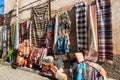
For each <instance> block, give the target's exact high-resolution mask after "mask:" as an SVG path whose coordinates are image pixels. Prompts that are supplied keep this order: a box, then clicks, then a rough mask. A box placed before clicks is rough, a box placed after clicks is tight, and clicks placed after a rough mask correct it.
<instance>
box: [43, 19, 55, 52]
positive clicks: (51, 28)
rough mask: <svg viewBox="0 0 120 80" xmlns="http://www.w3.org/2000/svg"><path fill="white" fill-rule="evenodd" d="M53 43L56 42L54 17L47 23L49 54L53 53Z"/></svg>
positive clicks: (46, 40)
mask: <svg viewBox="0 0 120 80" xmlns="http://www.w3.org/2000/svg"><path fill="white" fill-rule="evenodd" d="M53 43H54V18H53V19H51V20H50V21H49V24H48V25H47V33H46V39H45V44H46V48H47V49H48V54H52V53H53Z"/></svg>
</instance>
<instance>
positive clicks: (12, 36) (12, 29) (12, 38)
mask: <svg viewBox="0 0 120 80" xmlns="http://www.w3.org/2000/svg"><path fill="white" fill-rule="evenodd" d="M10 37H11V42H10V43H11V48H12V49H13V47H14V37H15V25H14V24H12V25H11V27H10Z"/></svg>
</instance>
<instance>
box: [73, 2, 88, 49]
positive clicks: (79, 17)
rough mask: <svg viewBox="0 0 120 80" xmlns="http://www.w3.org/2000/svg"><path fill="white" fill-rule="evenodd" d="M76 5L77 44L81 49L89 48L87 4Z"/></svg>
mask: <svg viewBox="0 0 120 80" xmlns="http://www.w3.org/2000/svg"><path fill="white" fill-rule="evenodd" d="M75 6H76V32H77V46H78V51H79V50H81V49H82V50H86V49H87V22H86V19H87V17H86V4H85V3H84V2H80V3H78V4H77V5H75Z"/></svg>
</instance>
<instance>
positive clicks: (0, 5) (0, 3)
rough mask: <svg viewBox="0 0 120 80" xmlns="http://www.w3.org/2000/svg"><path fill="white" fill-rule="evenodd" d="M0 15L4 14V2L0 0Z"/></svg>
mask: <svg viewBox="0 0 120 80" xmlns="http://www.w3.org/2000/svg"><path fill="white" fill-rule="evenodd" d="M0 14H4V0H0Z"/></svg>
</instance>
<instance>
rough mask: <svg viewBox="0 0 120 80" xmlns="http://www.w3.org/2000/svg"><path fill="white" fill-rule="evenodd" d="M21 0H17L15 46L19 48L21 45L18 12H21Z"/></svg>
mask: <svg viewBox="0 0 120 80" xmlns="http://www.w3.org/2000/svg"><path fill="white" fill-rule="evenodd" d="M18 3H19V0H16V46H15V48H16V49H17V48H18V45H19V28H18V27H19V21H18V13H19V9H18V7H19V4H18Z"/></svg>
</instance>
